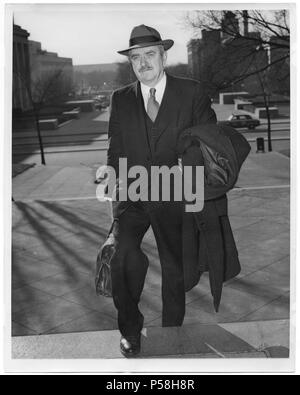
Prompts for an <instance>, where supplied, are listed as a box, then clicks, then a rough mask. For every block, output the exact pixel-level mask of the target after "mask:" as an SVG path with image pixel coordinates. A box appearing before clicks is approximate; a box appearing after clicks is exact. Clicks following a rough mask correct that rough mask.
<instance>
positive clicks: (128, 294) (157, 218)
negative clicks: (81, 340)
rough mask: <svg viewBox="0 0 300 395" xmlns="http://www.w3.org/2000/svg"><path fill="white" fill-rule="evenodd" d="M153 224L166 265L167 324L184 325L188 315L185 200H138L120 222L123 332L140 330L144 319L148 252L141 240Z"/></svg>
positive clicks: (115, 278)
mask: <svg viewBox="0 0 300 395" xmlns="http://www.w3.org/2000/svg"><path fill="white" fill-rule="evenodd" d="M150 226H151V227H152V230H153V233H154V236H155V239H156V243H157V249H158V253H159V258H160V264H161V269H162V305H163V311H162V326H164V327H166V326H181V325H182V323H183V320H184V315H185V288H184V278H183V261H182V202H134V203H131V205H130V207H129V208H127V210H126V211H125V212H123V213H122V214H121V215H120V217H119V218H118V219H117V226H114V230H113V231H114V236H115V252H114V255H113V257H112V259H111V276H112V294H113V300H114V304H115V307H116V309H117V311H118V326H119V330H120V332H121V334H122V335H123V336H125V337H126V336H132V335H134V336H135V335H138V334H139V333H140V332H141V330H142V328H143V325H144V316H143V314H142V312H141V311H140V310H139V303H140V299H141V295H142V292H143V288H144V284H145V279H146V274H147V270H148V266H149V260H148V257H147V256H146V255H145V253H144V252H143V251H142V249H141V243H142V240H143V238H144V235H145V234H146V232H147V231H148V229H149V227H150Z"/></svg>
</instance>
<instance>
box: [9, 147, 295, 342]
mask: <svg viewBox="0 0 300 395" xmlns="http://www.w3.org/2000/svg"><path fill="white" fill-rule="evenodd" d="M93 180H94V169H92V168H88V167H84V166H82V167H78V168H61V167H55V166H50V167H48V166H47V167H43V166H36V167H34V168H31V169H29V170H27V171H26V172H24V173H22V174H20V175H19V176H17V177H15V178H14V179H13V194H14V198H15V201H16V202H15V203H14V204H13V208H12V209H13V224H12V225H13V235H12V236H13V260H12V261H13V266H12V287H13V292H12V321H13V323H12V334H13V336H24V335H40V334H44V335H45V334H62V333H70V332H86V331H102V330H114V329H116V328H117V321H116V311H115V308H114V306H113V303H112V300H111V299H109V298H105V297H97V296H96V295H95V291H94V284H93V277H94V267H95V258H96V255H97V248H98V247H99V246H100V245H101V244H102V243H103V240H104V238H105V236H106V233H107V230H108V228H109V225H110V223H109V218H108V216H107V214H106V212H105V210H104V207H103V206H102V205H101V203H99V202H98V201H97V200H96V199H95V198H94V196H95V185H94V184H93ZM257 185H258V186H260V187H258V188H257ZM288 185H289V159H288V158H286V157H284V156H282V155H280V154H276V153H273V154H264V155H263V154H262V155H250V156H249V158H248V160H247V162H246V164H245V166H244V169H243V171H242V173H241V177H240V180H239V181H238V187H239V188H237V189H235V190H233V191H232V192H231V193H230V194H229V211H230V219H231V223H232V227H233V231H234V235H235V238H236V242H237V245H238V249H239V253H240V259H241V264H242V273H241V274H240V276H239V277H238V278H236V279H234V280H232V281H230V282H229V283H227V284H226V286H225V287H224V291H223V297H222V304H221V308H220V312H219V314H216V313H215V312H214V310H213V305H212V297H211V294H210V288H209V283H208V277H207V275H204V276H203V278H202V279H201V282H200V284H199V285H198V286H197V287H196V288H194V290H192V291H191V292H189V293H188V294H187V306H186V318H185V324H187V325H190V324H191V325H194V324H197V325H199V324H210V325H219V324H224V323H242V322H250V321H253V322H256V321H261V320H285V319H288V318H289V290H290V270H289V268H290V259H289V253H290V251H289V199H290V193H289V187H288ZM143 248H144V250H145V252H146V253H147V255H148V256H149V258H150V268H149V272H148V275H147V280H146V286H145V290H144V293H143V297H142V302H141V309H142V311H143V313H144V315H145V326H146V327H147V328H155V327H159V326H160V325H161V309H162V306H161V296H160V287H161V285H160V278H161V276H160V266H159V260H158V254H157V248H156V244H155V241H154V236H153V233H152V232H151V230H150V231H149V232H148V233H147V235H146V237H145V239H144V242H143Z"/></svg>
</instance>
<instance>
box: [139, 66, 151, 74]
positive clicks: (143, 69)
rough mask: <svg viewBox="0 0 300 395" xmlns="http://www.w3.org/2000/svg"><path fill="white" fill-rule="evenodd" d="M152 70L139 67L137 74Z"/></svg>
mask: <svg viewBox="0 0 300 395" xmlns="http://www.w3.org/2000/svg"><path fill="white" fill-rule="evenodd" d="M148 70H152V67H141V68H140V69H139V73H143V72H144V71H148Z"/></svg>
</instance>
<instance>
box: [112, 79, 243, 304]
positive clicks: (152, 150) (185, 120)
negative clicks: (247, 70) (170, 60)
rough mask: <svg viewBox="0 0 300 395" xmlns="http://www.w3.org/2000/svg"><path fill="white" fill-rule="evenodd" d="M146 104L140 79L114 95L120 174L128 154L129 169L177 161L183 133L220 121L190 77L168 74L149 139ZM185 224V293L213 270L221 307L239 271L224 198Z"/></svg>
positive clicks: (116, 207) (117, 205)
mask: <svg viewBox="0 0 300 395" xmlns="http://www.w3.org/2000/svg"><path fill="white" fill-rule="evenodd" d="M143 106H144V103H143V98H142V94H141V89H140V84H139V83H138V82H135V83H133V84H131V85H128V86H126V87H124V88H121V89H119V90H117V91H115V92H114V93H113V96H112V101H111V116H110V121H109V132H108V134H109V149H108V158H107V164H108V165H109V166H112V167H113V168H114V169H115V170H116V173H117V175H118V172H119V169H118V161H119V158H127V160H128V168H130V167H131V166H136V165H140V166H144V167H145V168H147V169H149V170H150V167H151V166H163V165H166V166H169V167H172V166H174V165H177V164H178V158H179V156H180V155H181V153H180V151H179V150H178V139H179V136H180V134H181V133H182V132H183V131H184V130H186V129H189V128H191V127H193V126H196V125H198V126H199V125H207V124H216V121H217V120H216V115H215V113H214V111H213V110H212V108H211V100H210V99H209V98H208V96H207V95H205V94H204V90H203V87H202V85H201V84H200V83H199V82H198V81H194V80H191V79H184V78H177V77H173V76H171V75H167V85H166V90H165V93H164V97H163V100H162V103H161V105H160V109H159V113H158V115H157V118H156V121H155V123H154V125H153V129H152V131H151V135H152V140H151V141H149V139H148V133H147V130H146V124H145V111H144V107H143ZM192 164H195V163H192ZM129 205H130V202H114V203H113V212H114V217H115V218H118V217H119V216H120V215H122V213H123V212H124V211H125V210H126V208H127V207H129ZM183 224H184V226H183V233H182V237H183V247H184V251H183V254H184V255H183V262H184V274H185V278H184V279H185V287H186V291H188V290H189V289H191V288H192V287H193V286H195V285H196V284H197V283H198V281H199V279H200V276H201V273H202V272H203V271H205V270H209V272H210V279H211V287H212V293H213V295H214V302H215V307H216V309H217V308H218V305H219V303H220V298H221V291H222V284H223V281H224V280H225V279H227V278H231V277H232V276H234V275H236V274H237V273H238V272H239V270H240V266H239V262H238V258H237V251H236V248H235V243H234V240H233V236H232V232H231V228H230V224H229V220H228V217H227V198H226V196H222V197H221V198H219V199H214V200H211V201H210V202H207V203H205V206H204V210H203V211H202V212H201V213H198V214H197V215H194V214H193V213H185V214H184V215H183ZM220 224H222V225H221V226H220ZM228 262H229V265H228ZM224 271H225V272H224Z"/></svg>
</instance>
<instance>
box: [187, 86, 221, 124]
mask: <svg viewBox="0 0 300 395" xmlns="http://www.w3.org/2000/svg"><path fill="white" fill-rule="evenodd" d="M212 123H213V124H215V123H217V117H216V113H215V112H214V110H213V109H212V107H211V100H210V98H209V97H208V96H207V95H206V94H205V93H204V91H203V88H202V85H201V84H200V83H197V85H196V88H195V93H194V99H193V125H194V126H196V125H199V124H212Z"/></svg>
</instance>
